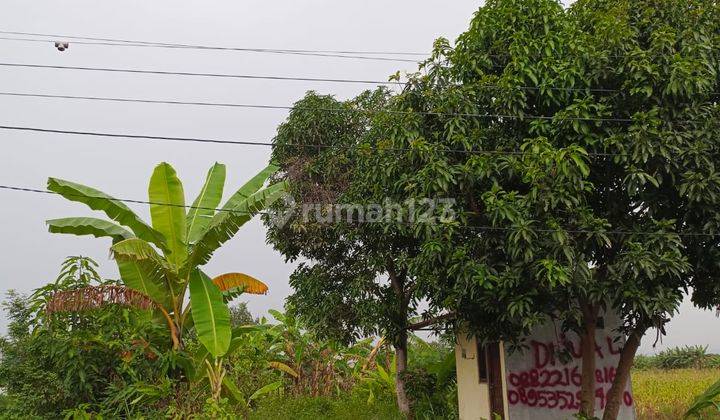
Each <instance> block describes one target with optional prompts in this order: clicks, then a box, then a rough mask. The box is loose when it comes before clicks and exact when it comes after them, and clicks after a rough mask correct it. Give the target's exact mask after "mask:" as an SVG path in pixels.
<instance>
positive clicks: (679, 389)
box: [632, 369, 720, 420]
mask: <svg viewBox="0 0 720 420" xmlns="http://www.w3.org/2000/svg"><path fill="white" fill-rule="evenodd" d="M718 379H720V369H670V370H659V369H648V370H635V371H633V374H632V387H633V395H634V396H635V407H636V409H637V415H638V419H639V420H671V419H672V420H676V419H681V418H682V415H683V414H684V413H685V411H686V410H687V408H688V406H689V405H690V403H691V402H692V401H693V400H694V399H695V397H696V396H697V395H700V394H702V393H703V392H704V391H705V390H706V389H707V388H708V387H710V385H712V384H713V383H715V382H716V381H717V380H718ZM704 418H707V419H717V418H720V414H719V413H717V412H715V413H712V412H711V411H708V412H707V415H706V417H704Z"/></svg>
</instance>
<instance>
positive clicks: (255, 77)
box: [0, 62, 720, 95]
mask: <svg viewBox="0 0 720 420" xmlns="http://www.w3.org/2000/svg"><path fill="white" fill-rule="evenodd" d="M0 66H2V67H23V68H36V69H53V70H80V71H97V72H110V73H130V74H154V75H165V76H197V77H219V78H231V79H252V80H282V81H301V82H329V83H358V84H371V85H390V86H405V85H407V83H405V82H400V81H393V80H389V81H379V80H363V79H338V78H321V77H293V76H265V75H249V74H228V73H202V72H187V71H166V70H143V69H122V68H112V67H85V66H60V65H50V64H36V63H7V62H0ZM478 88H487V89H518V90H533V91H543V90H552V91H564V92H593V93H622V92H624V91H622V90H619V89H606V88H591V87H587V88H581V87H560V86H501V85H491V84H487V85H482V86H478ZM706 94H707V95H720V92H707V93H706Z"/></svg>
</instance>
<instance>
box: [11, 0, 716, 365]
mask: <svg viewBox="0 0 720 420" xmlns="http://www.w3.org/2000/svg"><path fill="white" fill-rule="evenodd" d="M479 4H480V3H479V2H477V1H473V0H453V1H437V0H399V1H394V2H387V1H379V0H372V1H361V2H347V1H337V0H295V1H290V0H287V1H282V2H281V1H267V0H264V1H263V0H243V1H237V0H233V1H230V0H217V1H212V2H206V1H205V2H202V1H168V0H153V1H144V0H143V1H141V0H127V1H124V2H97V1H94V0H81V1H73V2H57V1H51V0H36V1H32V2H30V1H27V0H5V1H4V2H3V13H2V16H0V30H5V31H22V32H38V33H58V34H67V35H81V36H95V37H105V38H123V39H136V40H146V41H158V42H170V43H185V44H203V45H223V46H237V47H251V48H294V49H323V50H336V49H341V50H348V49H349V50H391V51H413V52H416V51H419V52H427V51H429V50H430V48H431V45H432V42H433V40H434V39H435V38H437V37H439V36H444V37H448V38H450V39H451V40H452V39H454V38H455V37H456V36H457V35H458V34H459V33H460V32H462V31H464V30H465V29H466V27H467V24H468V22H469V20H470V18H471V16H472V13H473V12H474V11H475V10H476V9H477V7H478V6H479ZM0 57H1V59H0V61H3V62H17V63H38V64H52V65H66V66H95V67H102V66H105V67H127V68H142V69H154V70H169V71H190V72H215V73H242V74H257V75H278V76H300V77H302V76H305V77H327V78H348V79H371V80H385V79H386V78H387V76H388V75H389V74H391V73H394V72H395V71H397V70H414V65H412V64H410V63H396V62H376V61H364V60H346V59H332V58H318V57H301V56H291V55H273V54H259V53H241V52H220V51H200V50H179V49H170V50H166V49H158V48H130V47H110V46H86V45H78V44H72V42H71V44H70V48H69V49H68V50H67V51H65V52H63V53H60V52H58V51H56V50H55V49H54V48H53V47H52V46H51V45H48V44H32V43H20V42H10V41H2V40H0ZM0 74H2V84H1V85H0V90H1V91H15V92H35V93H49V94H61V95H62V94H66V95H90V96H92V95H94V96H116V97H140V98H147V99H171V100H181V101H213V102H242V103H255V104H271V105H288V104H292V103H293V102H294V101H296V100H298V99H299V98H301V97H302V96H303V94H304V93H305V91H307V90H311V89H312V90H316V91H318V92H321V93H331V94H335V95H337V96H338V97H339V98H341V99H342V98H349V97H352V96H354V95H356V94H357V93H359V92H360V91H361V90H362V89H364V88H367V86H363V85H352V84H331V83H315V82H314V83H309V82H288V81H263V80H236V79H211V78H192V77H173V76H155V75H131V74H117V73H95V72H77V71H68V70H42V69H25V68H0ZM0 110H2V116H1V117H0V123H1V124H5V125H26V126H39V127H47V128H56V129H67V130H96V131H108V132H125V133H138V134H154V135H161V136H183V137H209V138H225V139H236V140H253V141H267V140H268V139H270V138H272V136H273V135H274V133H275V128H276V127H277V125H278V124H279V123H280V122H281V121H282V120H283V119H284V118H285V115H286V112H285V111H277V110H252V109H232V108H204V107H187V106H171V105H153V104H137V103H134V104H130V103H125V104H122V103H101V102H83V101H68V100H42V99H32V98H11V97H2V96H0ZM0 136H1V137H2V143H3V146H4V147H3V149H2V152H0V184H4V185H16V186H24V187H31V188H43V187H44V185H45V181H46V179H47V177H48V176H54V177H60V178H64V179H69V180H73V181H78V182H81V183H84V184H87V185H90V186H94V187H96V188H99V189H101V190H103V191H105V192H107V193H109V194H112V195H115V196H116V197H122V198H130V199H139V200H143V199H146V196H147V181H148V179H149V176H150V174H151V172H152V169H153V167H154V166H155V165H156V164H157V163H158V162H160V161H167V162H169V163H171V164H172V165H173V166H174V167H175V168H176V170H177V171H178V174H179V176H180V178H181V179H182V180H183V182H184V184H185V191H186V196H187V200H188V201H191V200H192V199H193V198H194V196H195V194H196V193H197V191H198V189H199V188H200V186H201V183H202V181H203V179H204V176H205V173H206V171H207V169H208V168H209V167H210V165H211V164H212V163H213V162H215V161H219V162H223V163H225V164H227V165H228V182H227V184H226V188H227V190H230V189H232V188H237V187H238V186H239V185H240V184H241V182H243V181H244V180H246V179H247V178H248V177H250V176H251V175H253V174H255V173H256V172H257V171H258V170H260V169H261V168H262V167H263V166H264V165H265V164H266V162H267V160H268V156H269V150H268V148H266V147H243V146H231V145H207V144H187V143H170V142H150V141H140V140H138V141H131V140H111V139H103V138H90V137H88V138H81V137H75V136H66V135H58V134H32V133H22V132H11V131H0ZM227 190H226V192H227ZM0 203H1V204H2V205H0V241H1V242H0V282H1V283H0V293H2V294H3V295H4V293H5V292H6V291H7V290H8V289H17V290H19V291H22V292H29V291H31V290H32V289H33V288H36V287H39V286H41V285H43V284H44V283H47V282H49V281H51V280H53V279H54V278H55V276H56V274H57V271H58V267H59V264H60V262H61V261H62V260H63V259H64V258H65V257H66V256H67V255H77V254H82V255H87V256H90V257H93V258H94V259H96V260H97V261H98V262H99V263H100V264H101V272H102V273H103V274H105V275H106V276H108V277H116V276H117V272H116V269H115V267H114V264H113V262H112V261H110V260H109V258H108V251H107V250H108V246H109V245H110V244H109V241H108V240H101V239H95V238H77V237H73V236H64V235H63V236H60V235H51V234H49V233H47V231H46V227H45V225H44V220H46V219H50V218H57V217H68V216H83V215H85V216H90V215H94V214H93V212H92V211H90V210H89V209H86V208H85V207H84V206H82V205H79V204H77V205H76V204H72V203H69V202H67V201H65V200H63V199H60V198H59V197H52V196H44V195H38V194H31V193H20V192H9V191H0ZM131 207H132V208H133V209H134V210H136V211H137V212H138V213H139V214H141V215H142V216H143V217H145V218H146V220H147V219H149V211H148V208H147V207H146V206H143V205H131ZM292 270H293V266H291V265H288V264H285V263H284V261H283V258H282V256H281V255H279V254H278V253H276V252H275V251H274V250H272V249H271V248H270V247H269V246H267V245H265V232H264V229H263V227H262V226H261V224H260V223H259V222H258V221H257V220H255V221H253V222H252V223H250V224H249V225H247V226H245V227H244V228H243V229H242V230H241V231H240V233H239V234H238V236H237V237H236V238H234V239H233V240H232V241H230V242H229V243H228V244H226V246H224V247H223V248H222V249H221V250H220V251H219V252H217V253H216V255H215V257H214V258H213V259H212V261H211V262H210V263H209V264H208V266H207V271H208V272H209V273H210V274H219V273H223V272H227V271H243V272H246V273H248V274H252V275H254V276H256V277H258V278H260V279H262V280H264V281H265V282H266V283H268V285H269V286H270V293H269V294H268V295H267V296H252V297H250V298H248V301H249V306H250V309H251V311H252V312H253V313H254V314H255V315H261V314H264V313H266V310H267V309H269V308H280V307H282V305H283V301H284V298H285V296H287V295H288V293H290V288H289V286H288V275H289V274H290V273H291V272H292ZM5 326H6V320H5V316H4V314H3V315H2V317H1V318H0V331H3V332H4V331H5ZM718 327H720V322H718V320H717V319H716V318H715V317H714V316H713V314H712V313H711V312H700V311H697V310H695V309H693V308H692V307H691V306H690V305H684V306H683V310H682V312H681V315H680V316H679V317H678V318H677V319H675V320H673V322H672V323H671V324H670V328H669V335H668V337H667V338H666V339H665V340H664V345H665V346H673V345H684V344H708V345H710V346H711V348H712V350H714V351H718V352H720V334H709V333H708V332H709V331H717V328H718ZM651 341H652V340H649V339H646V340H645V343H644V345H643V351H644V352H651V351H652V349H651V348H650V344H651Z"/></svg>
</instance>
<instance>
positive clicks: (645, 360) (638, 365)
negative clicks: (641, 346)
mask: <svg viewBox="0 0 720 420" xmlns="http://www.w3.org/2000/svg"><path fill="white" fill-rule="evenodd" d="M657 360H658V359H657V357H656V356H645V355H642V354H640V355H637V356H635V361H634V362H633V367H634V368H635V369H638V370H646V369H654V368H657V367H658V366H657Z"/></svg>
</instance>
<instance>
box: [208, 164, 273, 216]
mask: <svg viewBox="0 0 720 420" xmlns="http://www.w3.org/2000/svg"><path fill="white" fill-rule="evenodd" d="M278 169H280V168H279V167H277V166H275V165H268V166H267V167H265V168H264V169H263V170H262V171H260V172H258V173H257V175H255V176H254V177H252V178H251V179H250V180H249V181H248V182H246V183H245V184H244V185H243V186H242V187H240V188H239V189H238V190H237V191H235V194H233V195H232V197H230V198H229V199H228V201H227V202H226V203H225V205H224V206H223V207H222V208H223V209H224V210H229V209H234V208H235V207H237V206H239V205H241V204H242V203H243V202H244V201H245V200H247V199H248V197H250V196H251V195H253V194H255V193H256V192H258V191H260V188H262V186H263V185H265V181H267V180H268V178H269V177H270V175H272V174H274V173H275V172H277V171H278Z"/></svg>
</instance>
